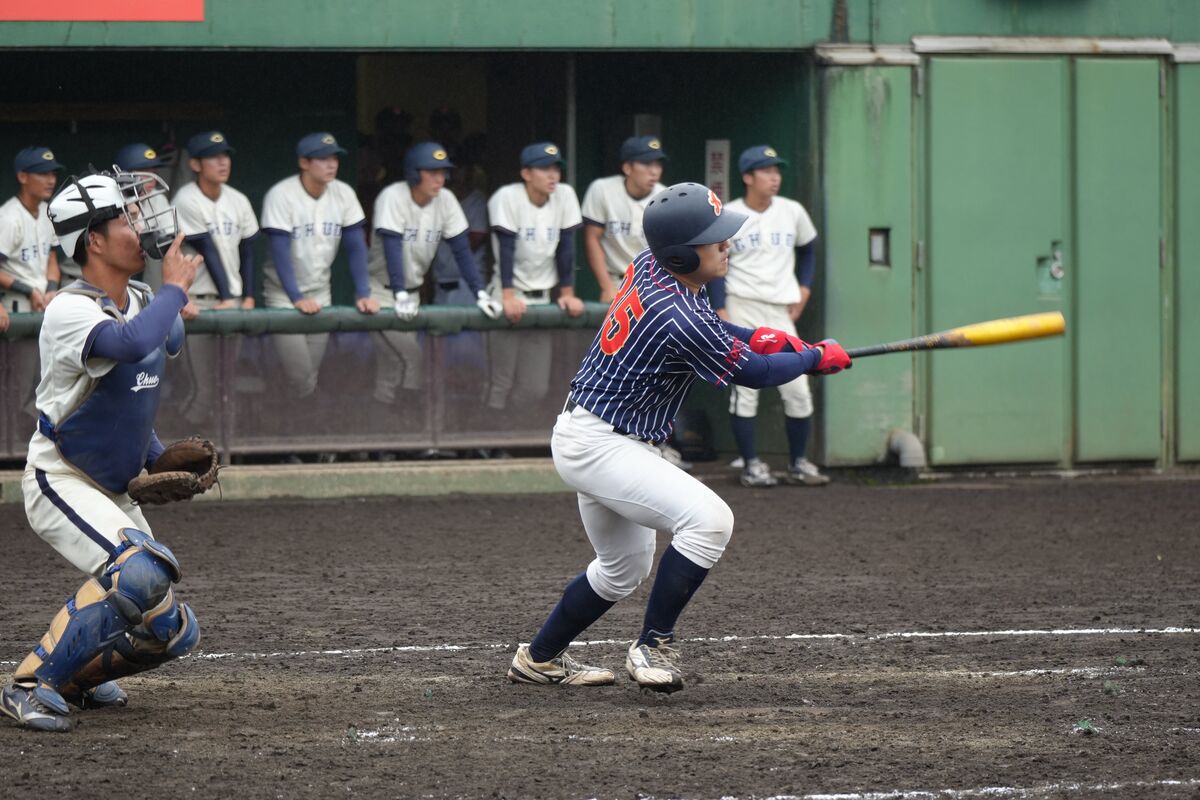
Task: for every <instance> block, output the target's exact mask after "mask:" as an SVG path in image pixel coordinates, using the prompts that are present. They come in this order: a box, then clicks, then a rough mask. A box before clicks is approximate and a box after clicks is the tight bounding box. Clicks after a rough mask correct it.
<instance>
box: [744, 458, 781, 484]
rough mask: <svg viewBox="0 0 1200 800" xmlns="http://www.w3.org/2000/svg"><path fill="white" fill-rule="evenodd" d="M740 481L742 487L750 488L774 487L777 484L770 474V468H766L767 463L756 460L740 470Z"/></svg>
mask: <svg viewBox="0 0 1200 800" xmlns="http://www.w3.org/2000/svg"><path fill="white" fill-rule="evenodd" d="M740 480H741V482H742V486H750V487H765V486H775V485H776V484H777V483H779V481H778V480H776V478H775V476H774V475H772V474H771V468H770V467H768V466H767V462H765V461H763V460H762V459H758V458H756V459H754V460H753V461H751V462H750V463H749V464H747V465H746V468H745V469H743V470H742V477H741V478H740Z"/></svg>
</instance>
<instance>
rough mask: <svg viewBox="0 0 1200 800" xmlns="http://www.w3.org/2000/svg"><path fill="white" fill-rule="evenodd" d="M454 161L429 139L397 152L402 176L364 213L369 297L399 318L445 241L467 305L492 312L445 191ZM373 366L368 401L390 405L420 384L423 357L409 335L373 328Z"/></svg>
mask: <svg viewBox="0 0 1200 800" xmlns="http://www.w3.org/2000/svg"><path fill="white" fill-rule="evenodd" d="M453 166H454V164H453V162H451V160H450V157H449V156H448V155H447V153H446V149H445V148H444V147H442V146H441V145H440V144H438V143H437V142H421V143H419V144H415V145H413V146H412V147H411V148H409V151H408V153H406V154H405V156H404V180H403V181H398V182H396V183H393V184H392V185H391V186H389V187H387V188H386V189H384V190H383V191H382V192H380V193H379V197H378V198H376V200H375V212H374V216H373V218H372V225H373V226H374V234H375V235H374V237H373V238H372V241H371V254H370V259H369V266H370V277H371V296H372V297H373V298H374V299H375V300H376V301H377V302H378V303H379V304H380V305H381V306H384V307H390V308H392V309H393V310H394V311H395V314H396V316H397V317H399V318H400V319H404V320H411V319H413V318H415V317H416V316H417V312H418V311H419V309H420V306H421V299H420V298H421V294H420V292H421V286H422V284H424V282H425V278H426V276H427V275H428V273H429V271H430V268H431V267H432V266H433V263H434V260H435V258H436V256H437V252H438V246H439V244H440V243H441V242H442V241H443V240H445V241H446V243H447V244H448V245H449V246H450V249H451V251H452V252H453V254H454V259H455V263H456V264H457V266H458V273H459V275H460V276H461V277H462V279H463V280H464V281H466V283H467V285H468V286H469V287H470V289H471V294H472V295H473V297H474V299H475V304H476V305H477V306H478V307H479V310H480V311H482V312H483V313H484V314H486V315H487V316H488V317H491V318H492V319H495V318H497V317H499V316H500V313H501V311H502V310H503V307H502V306H501V304H500V302H499V301H497V300H495V299H493V298H492V296H491V295H490V294H489V293H488V292H487V291H486V290H484V288H483V279H482V278H481V277H480V275H479V270H478V269H477V267H476V264H475V259H474V257H473V256H472V255H471V243H470V240H469V239H468V237H467V228H468V225H467V218H466V216H464V214H463V210H462V206H460V205H459V203H458V198H456V197H455V196H454V193H453V192H451V191H449V190H445V187H446V178H447V176H448V175H449V172H450V169H451V168H452V167H453ZM379 336H380V337H381V339H382V346H381V347H379V348H378V350H377V353H378V358H379V368H378V369H377V370H376V371H375V392H374V396H375V400H376V401H378V402H380V403H382V404H384V405H386V406H392V404H394V403H395V402H396V393H397V390H398V389H399V388H401V387H402V388H403V389H405V390H408V391H416V390H418V389H420V388H421V386H422V383H423V376H422V374H421V369H422V363H423V356H422V353H421V347H420V344H419V342H418V340H417V334H416V333H414V332H411V331H381V332H380V333H379Z"/></svg>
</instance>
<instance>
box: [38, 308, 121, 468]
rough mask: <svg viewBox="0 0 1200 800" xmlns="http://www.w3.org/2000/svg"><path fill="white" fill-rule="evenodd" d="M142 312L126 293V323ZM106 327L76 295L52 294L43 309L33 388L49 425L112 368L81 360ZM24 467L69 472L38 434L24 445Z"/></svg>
mask: <svg viewBox="0 0 1200 800" xmlns="http://www.w3.org/2000/svg"><path fill="white" fill-rule="evenodd" d="M141 310H142V308H141V306H140V305H139V304H138V296H137V294H136V293H135V292H129V308H128V309H127V310H125V311H124V315H125V319H126V320H130V319H133V318H134V317H135V316H137V314H138V312H139V311H141ZM106 321H112V317H110V316H109V315H108V314H105V313H104V312H103V311H102V310H101V309H100V305H99V304H98V303H97V302H96V301H95V300H94V299H92V298H91V297H85V296H84V295H80V294H70V293H64V294H57V295H55V296H54V299H53V300H51V301H50V305H49V306H47V307H46V315H45V317H44V318H43V319H42V330H41V333H40V334H39V336H38V351H39V353H40V357H41V363H42V379H41V382H39V383H38V387H37V409H38V411H41V412H42V413H43V414H45V415H46V416H47V417H49V418H50V419H51V420H52V421H53V422H55V423H57V422H59V421H60V420H61V419H62V418H63V417H64V416H66V414H67V412H69V411H73V410H74V409H75V408H76V407H77V406H78V405H79V404H80V403H82V402H83V399H84V397H86V396H87V393H88V391H89V390H90V389H91V383H92V380H93V379H95V378H101V377H103V376H104V375H106V374H108V372H109V370H111V369H112V368H113V367H115V366H116V364H117V362H115V361H112V360H110V359H107V358H89V359H88V360H87V361H84V360H83V358H82V356H83V349H84V347H85V346H86V345H87V344H88V340H89V338H90V335H91V333H92V330H93V329H94V328H95V327H96V326H97V325H99V324H100V323H102V322H106ZM29 464H30V465H31V466H34V467H37V468H38V469H43V470H46V471H47V472H51V471H62V470H64V469H68V468H69V466H68V465H66V462H64V461H63V460H62V459H60V458H59V456H58V449H57V448H56V447H55V445H54V442H52V441H50V440H49V439H47V438H46V437H45V436H43V435H41V434H40V433H34V434H33V438H32V439H31V440H30V442H29ZM71 469H73V468H71Z"/></svg>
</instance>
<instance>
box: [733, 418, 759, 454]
mask: <svg viewBox="0 0 1200 800" xmlns="http://www.w3.org/2000/svg"><path fill="white" fill-rule="evenodd" d="M729 424H730V425H731V426H732V427H733V441H735V442H737V449H738V453H740V454H741V456H742V460H743V461H745V462H746V463H747V464H749V463H750V462H751V461H753V460H754V459H756V458H758V450H757V449H756V448H755V447H754V417H739V416H738V415H737V414H730V415H729Z"/></svg>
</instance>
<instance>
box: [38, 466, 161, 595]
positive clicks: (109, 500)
mask: <svg viewBox="0 0 1200 800" xmlns="http://www.w3.org/2000/svg"><path fill="white" fill-rule="evenodd" d="M56 461H57V463H54V462H53V461H52V462H50V463H46V462H44V461H43V462H41V463H43V464H44V466H45V469H35V468H34V467H33V466H27V467H26V468H25V475H24V476H23V477H22V479H21V490H22V492H23V493H24V495H25V515H26V516H27V517H28V518H29V525H30V527H32V528H33V530H34V532H35V533H36V534H37V535H38V536H40V537H42V539H43V540H44V541H45V542H46V543H47V544H49V545H50V546H51V547H53V548H54V549H55V550H57V551H58V552H59V553H60V554H61V555H62V557H63V558H65V559H67V561H70V562H71V563H72V564H74V565H75V567H76V568H77V569H79V570H80V571H82V572H86V573H87V574H89V575H93V576H99V575H100V573H101V571H102V570H103V569H104V565H105V563H106V562H107V561H108V554H109V552H110V550H111V549H113V548H116V547H117V546H118V545H119V544H120V543H121V540H120V538H119V537H118V536H117V532H118V531H120V530H121V529H122V528H136V529H138V530H139V531H142V532H143V533H147V534H149V533H151V531H150V524H149V523H148V522H146V518H145V517H144V516H142V510H141V508H140V507H138V506H136V505H134V503H133V501H132V500H130V499H129V495H127V494H119V495H115V496H114V495H111V494H108V493H107V492H104V491H102V490H100V489H98V488H96V486H95V484H93V483H92V482H91V481H89V480H88V479H87V478H84V477H82V476H81V475H80V474H79V473H78V472H76V471H75V470H74V469H73V468H72V467H71V465H69V464H67V463H66V462H65V461H63V460H62V459H61V458H58V459H56ZM39 477H40V480H39ZM101 542H107V543H108V544H109V547H108V548H105V546H104V545H102V544H101Z"/></svg>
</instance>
